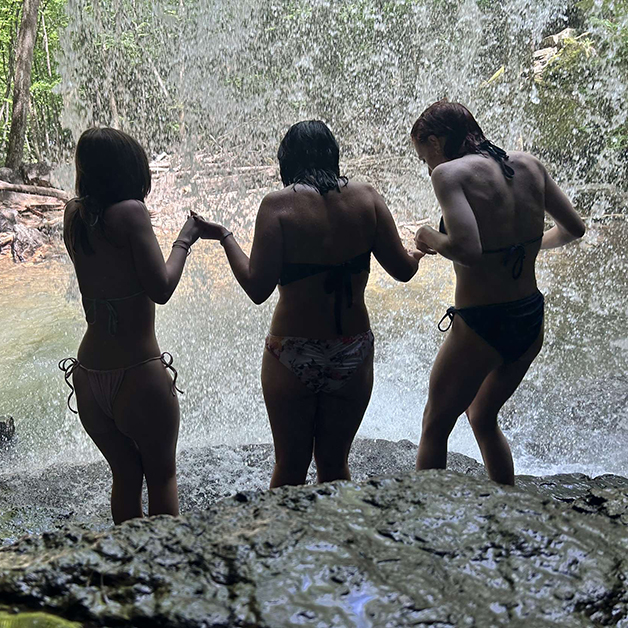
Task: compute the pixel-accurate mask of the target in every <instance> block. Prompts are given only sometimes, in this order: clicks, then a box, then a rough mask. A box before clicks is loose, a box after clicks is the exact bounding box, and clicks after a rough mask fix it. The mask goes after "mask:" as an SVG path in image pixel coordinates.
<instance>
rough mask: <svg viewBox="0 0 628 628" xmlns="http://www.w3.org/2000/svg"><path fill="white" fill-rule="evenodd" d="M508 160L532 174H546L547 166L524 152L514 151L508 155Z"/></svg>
mask: <svg viewBox="0 0 628 628" xmlns="http://www.w3.org/2000/svg"><path fill="white" fill-rule="evenodd" d="M508 160H509V161H510V162H512V163H513V164H514V165H515V167H518V168H525V169H527V170H529V171H530V172H531V173H532V174H545V166H544V165H543V164H542V163H541V162H540V161H539V160H538V159H537V158H536V157H535V156H534V155H531V154H530V153H524V152H522V151H518V150H517V151H512V152H510V153H508Z"/></svg>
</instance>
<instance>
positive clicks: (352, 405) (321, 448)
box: [314, 352, 373, 482]
mask: <svg viewBox="0 0 628 628" xmlns="http://www.w3.org/2000/svg"><path fill="white" fill-rule="evenodd" d="M372 390H373V352H371V353H370V355H369V356H368V357H367V358H366V359H365V360H364V362H363V363H362V364H361V365H360V366H359V367H358V369H357V370H356V372H355V373H354V374H353V376H352V377H351V379H349V380H348V381H347V383H346V384H345V385H344V386H343V387H342V388H341V389H340V390H338V391H336V392H334V393H329V394H321V395H320V398H319V402H318V412H317V414H316V430H315V435H314V458H315V460H316V470H317V474H318V481H319V482H333V481H334V480H350V479H351V474H350V473H349V466H348V464H347V460H348V458H349V451H350V449H351V445H352V443H353V439H354V438H355V435H356V433H357V431H358V429H359V427H360V423H362V418H363V417H364V413H365V412H366V408H367V406H368V405H369V401H370V399H371V391H372Z"/></svg>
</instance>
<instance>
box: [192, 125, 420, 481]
mask: <svg viewBox="0 0 628 628" xmlns="http://www.w3.org/2000/svg"><path fill="white" fill-rule="evenodd" d="M278 158H279V166H280V173H281V179H282V181H283V184H284V186H285V187H284V189H283V190H281V191H277V192H271V193H270V194H268V195H267V196H266V197H265V198H264V199H263V200H262V203H261V206H260V208H259V212H258V215H257V222H256V226H255V235H254V239H253V247H252V250H251V257H250V259H249V257H247V255H246V254H245V253H244V252H243V251H242V249H241V248H240V246H239V245H238V243H237V242H236V241H235V238H234V237H233V235H232V234H231V232H229V231H228V230H227V229H226V228H225V227H223V226H221V225H217V224H215V223H208V222H205V221H203V220H201V219H200V218H198V220H199V224H202V226H203V233H202V235H201V237H202V238H209V239H216V240H220V242H221V244H222V245H223V247H224V248H225V252H226V254H227V257H228V259H229V263H230V265H231V269H232V270H233V273H234V275H235V277H236V279H237V280H238V282H239V283H240V285H241V286H242V288H243V289H244V290H245V291H246V293H247V294H248V295H249V297H250V298H251V299H252V300H253V301H254V302H255V303H262V302H264V301H265V300H266V299H268V297H269V296H270V295H271V294H272V293H273V291H274V290H275V286H277V284H279V302H278V303H277V307H276V309H275V313H274V316H273V320H272V323H271V327H270V333H269V335H268V337H267V338H266V350H265V351H264V357H263V361H262V387H263V390H264V399H265V401H266V408H267V410H268V416H269V418H270V424H271V428H272V432H273V440H274V445H275V459H276V464H275V470H274V473H273V477H272V481H271V487H275V486H281V485H283V484H302V483H303V482H305V479H306V475H307V471H308V468H309V466H310V462H311V460H312V454H314V458H315V460H316V468H317V472H318V480H319V482H330V481H332V480H338V479H349V478H350V474H349V468H348V466H347V458H348V455H349V450H350V448H351V444H352V442H353V438H354V436H355V434H356V432H357V430H358V428H359V426H360V423H361V421H362V417H363V416H364V412H365V411H366V407H367V405H368V403H369V399H370V396H371V389H372V385H373V333H372V332H371V328H370V323H369V317H368V312H367V310H366V306H365V304H364V290H365V287H366V284H367V281H368V277H369V268H370V257H371V253H373V255H375V258H376V259H377V260H378V262H379V263H380V264H381V265H382V266H383V267H384V269H385V270H386V271H387V272H388V273H389V274H390V275H392V276H393V277H395V278H396V279H398V280H400V281H409V280H410V279H411V278H412V277H413V276H414V274H415V273H416V271H417V268H418V260H419V259H420V258H421V257H422V256H423V253H421V252H419V251H415V252H414V253H412V254H411V253H408V252H407V251H406V250H405V249H404V247H403V245H402V243H401V240H400V238H399V234H398V233H397V228H396V227H395V223H394V222H393V219H392V216H391V214H390V211H389V210H388V208H387V207H386V204H385V203H384V201H383V199H382V197H381V196H380V195H379V194H378V193H377V192H376V191H375V190H374V189H373V188H372V187H371V186H370V185H366V184H363V183H355V182H353V181H348V180H347V179H346V178H345V177H341V176H340V168H339V149H338V144H337V143H336V140H335V139H334V136H333V135H332V133H331V131H330V130H329V129H328V128H327V126H326V125H325V124H324V123H322V122H319V121H315V120H311V121H307V122H299V123H298V124H295V125H294V126H292V127H291V128H290V130H289V131H288V133H287V134H286V136H285V137H284V139H283V140H282V142H281V145H280V146H279V152H278Z"/></svg>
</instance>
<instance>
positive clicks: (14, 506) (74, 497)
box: [0, 439, 484, 544]
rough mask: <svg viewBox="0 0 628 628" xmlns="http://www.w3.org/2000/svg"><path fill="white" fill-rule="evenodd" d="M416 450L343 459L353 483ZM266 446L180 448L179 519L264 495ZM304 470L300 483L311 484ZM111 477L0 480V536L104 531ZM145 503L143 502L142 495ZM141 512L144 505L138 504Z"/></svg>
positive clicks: (361, 449) (469, 465)
mask: <svg viewBox="0 0 628 628" xmlns="http://www.w3.org/2000/svg"><path fill="white" fill-rule="evenodd" d="M416 451H417V446H416V445H415V444H413V443H411V442H410V441H407V440H406V441H400V442H397V443H394V442H390V441H386V440H370V439H360V440H357V441H356V442H355V444H354V446H353V450H352V452H351V457H350V467H351V472H352V474H353V479H354V480H357V481H362V480H366V479H368V478H370V477H373V476H379V475H386V474H394V473H400V472H404V471H407V470H408V469H412V468H414V464H415V459H416ZM273 464H274V456H273V448H272V445H267V444H258V445H243V446H239V447H228V446H216V447H202V448H197V449H187V450H182V451H180V452H179V455H178V481H179V494H180V506H181V512H182V513H184V512H189V511H192V510H204V509H206V508H209V507H210V506H211V505H212V504H214V503H216V502H217V501H218V500H220V499H223V498H225V497H230V496H232V495H233V494H234V493H237V492H238V491H265V490H266V489H267V488H268V483H269V482H270V476H271V474H272V471H273ZM449 467H450V469H453V470H454V471H460V472H461V473H470V474H476V475H478V474H479V475H482V474H484V468H483V466H482V465H481V464H478V463H477V462H476V461H475V460H473V459H471V458H468V457H467V456H463V455H461V454H455V453H454V454H450V457H449ZM315 480H316V474H315V469H314V467H313V466H312V468H311V469H310V473H309V477H308V481H309V482H310V483H313V482H315ZM110 488H111V475H110V472H109V468H108V466H107V464H106V463H105V462H104V461H103V462H97V463H91V464H82V465H56V466H52V467H49V468H47V469H44V470H43V471H40V472H37V473H27V474H24V473H16V474H8V475H2V476H0V537H1V538H2V539H4V543H5V544H7V543H10V542H13V541H15V540H17V538H19V537H20V536H22V535H23V534H39V533H42V532H46V531H49V530H52V529H54V528H55V527H58V526H63V525H65V524H67V523H69V522H73V523H80V524H81V525H83V526H85V527H86V528H87V529H91V530H96V531H102V530H105V529H107V528H108V527H110V525H111V515H110V510H109V492H110ZM145 497H146V496H145ZM144 504H145V505H146V499H145V500H144Z"/></svg>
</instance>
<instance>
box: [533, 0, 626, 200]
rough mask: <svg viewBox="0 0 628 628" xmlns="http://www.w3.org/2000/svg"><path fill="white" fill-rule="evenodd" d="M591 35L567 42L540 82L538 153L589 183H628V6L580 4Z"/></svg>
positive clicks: (535, 113)
mask: <svg viewBox="0 0 628 628" xmlns="http://www.w3.org/2000/svg"><path fill="white" fill-rule="evenodd" d="M579 7H580V9H581V10H583V11H585V17H586V27H587V30H586V32H585V33H583V34H581V35H580V36H579V37H577V38H575V39H574V38H567V39H565V40H564V41H563V42H562V45H561V47H560V49H559V50H558V51H557V53H556V54H555V56H554V57H553V58H552V59H551V60H550V61H549V63H548V64H547V66H546V67H545V68H544V70H543V72H542V74H541V75H540V76H537V77H536V80H537V88H538V96H539V97H538V99H537V101H536V102H535V103H533V104H532V105H531V106H530V107H529V111H530V113H531V115H532V116H533V118H534V120H535V121H536V123H537V125H538V129H539V134H538V137H537V140H536V147H537V149H538V150H539V151H540V152H541V153H543V154H545V155H547V156H549V157H550V158H551V159H553V160H554V161H556V162H561V163H563V164H565V167H566V168H572V169H573V170H572V171H573V173H574V175H575V176H576V177H579V178H581V179H582V180H584V181H589V182H602V181H604V180H608V181H612V182H613V183H614V184H615V185H618V186H619V187H620V188H625V187H626V185H627V180H626V179H627V177H628V154H627V151H626V149H627V148H628V104H627V103H626V87H627V85H628V2H611V1H605V2H593V1H590V2H589V1H586V2H580V3H579Z"/></svg>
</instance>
